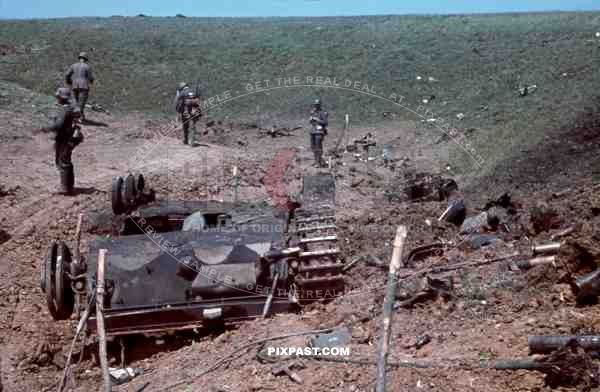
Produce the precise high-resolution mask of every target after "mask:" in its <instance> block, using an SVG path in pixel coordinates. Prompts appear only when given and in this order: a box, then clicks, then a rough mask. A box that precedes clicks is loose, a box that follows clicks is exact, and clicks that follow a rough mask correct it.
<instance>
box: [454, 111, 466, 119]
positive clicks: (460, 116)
mask: <svg viewBox="0 0 600 392" xmlns="http://www.w3.org/2000/svg"><path fill="white" fill-rule="evenodd" d="M456 118H457V119H459V120H462V119H463V118H465V114H464V113H458V114H457V115H456Z"/></svg>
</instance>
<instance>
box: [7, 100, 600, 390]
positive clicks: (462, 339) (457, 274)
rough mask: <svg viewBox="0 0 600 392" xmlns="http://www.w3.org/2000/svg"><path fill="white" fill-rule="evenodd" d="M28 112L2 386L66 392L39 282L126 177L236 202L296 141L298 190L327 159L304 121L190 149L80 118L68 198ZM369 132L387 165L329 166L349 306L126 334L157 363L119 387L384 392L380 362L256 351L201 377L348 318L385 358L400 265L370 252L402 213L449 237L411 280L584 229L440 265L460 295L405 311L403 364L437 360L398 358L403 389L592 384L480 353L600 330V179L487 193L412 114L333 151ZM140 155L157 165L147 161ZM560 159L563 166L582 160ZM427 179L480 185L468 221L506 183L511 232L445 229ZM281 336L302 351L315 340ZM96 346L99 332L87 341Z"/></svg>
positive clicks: (11, 182) (255, 194) (15, 188)
mask: <svg viewBox="0 0 600 392" xmlns="http://www.w3.org/2000/svg"><path fill="white" fill-rule="evenodd" d="M24 100H25V102H27V103H29V101H27V99H26V98H24ZM18 114H19V116H18V118H16V117H15V115H14V111H13V110H12V108H6V107H4V108H3V109H2V110H0V124H3V125H2V126H1V127H0V135H1V137H2V141H3V142H2V144H1V145H0V157H2V158H0V160H1V162H0V167H1V170H0V209H1V210H2V214H0V215H1V218H0V229H1V230H2V232H0V234H1V235H0V360H1V362H0V372H1V381H2V385H3V388H4V389H3V390H4V391H49V390H55V388H56V385H57V383H58V380H59V377H60V375H61V374H62V370H63V367H64V363H65V353H66V351H67V350H68V344H69V343H70V341H71V339H72V337H73V330H74V325H75V324H76V320H69V321H65V322H54V321H52V319H51V317H50V315H49V313H48V311H47V310H46V305H45V300H44V297H43V295H42V293H41V290H40V288H39V273H40V271H39V268H40V260H41V258H42V256H43V254H44V253H45V250H46V247H47V244H48V242H49V241H50V240H51V239H53V238H59V239H65V240H71V239H72V237H73V234H74V229H75V222H76V219H77V216H78V214H79V213H80V212H86V211H90V210H91V209H98V208H108V206H109V203H110V200H109V192H108V190H109V186H110V181H111V178H112V177H113V176H116V175H124V174H126V173H127V171H136V172H142V173H144V174H145V176H146V178H147V182H148V184H149V185H150V186H151V187H152V188H154V189H155V190H156V192H157V197H158V198H159V199H165V198H171V199H217V200H231V199H232V197H233V190H232V186H231V181H232V179H231V173H232V168H233V166H234V165H237V166H238V167H239V168H240V172H241V178H242V184H241V187H240V197H241V199H244V200H257V199H265V200H266V199H268V195H267V193H266V191H265V190H264V188H263V186H262V184H261V182H260V180H261V178H262V177H263V176H264V173H265V172H266V170H267V168H268V166H269V162H270V160H271V158H272V157H273V156H274V155H275V153H276V151H277V150H278V149H282V148H290V147H295V148H297V149H298V151H297V153H296V156H295V159H294V161H293V162H292V164H291V166H290V167H289V169H288V171H287V173H286V176H285V178H284V183H285V184H286V188H287V189H288V191H289V192H290V193H294V192H298V191H299V189H300V184H301V178H302V173H303V172H304V171H306V170H314V169H311V168H310V163H311V159H310V153H309V151H307V150H306V148H304V146H306V134H305V132H304V131H303V130H294V131H290V132H289V133H290V135H289V136H278V137H271V136H269V135H265V134H264V132H261V131H260V130H258V129H256V128H252V127H249V126H242V125H240V124H233V123H232V124H215V125H213V126H212V127H210V128H209V129H210V132H209V134H208V135H203V136H202V142H203V143H204V144H205V145H203V146H200V147H197V148H190V147H187V146H183V145H181V144H180V142H179V140H180V138H179V137H178V134H177V133H176V134H175V135H169V136H166V137H164V138H162V139H161V140H160V142H159V143H156V145H154V143H153V141H152V140H153V137H154V135H155V134H156V131H158V130H161V129H165V127H166V128H167V129H168V124H167V121H147V120H145V118H144V116H143V115H142V114H141V113H130V114H127V115H116V114H114V115H108V114H106V113H99V112H90V114H89V117H90V118H91V119H92V120H93V121H95V122H96V123H97V124H95V125H87V126H84V128H83V129H84V133H85V136H86V140H85V142H84V143H83V144H82V145H81V146H80V147H78V148H77V149H76V151H75V153H74V162H75V168H76V169H75V170H76V178H77V181H76V184H77V187H78V191H77V195H75V196H72V197H64V196H60V195H57V194H55V193H54V191H55V189H56V186H57V182H58V176H57V173H56V170H55V168H54V167H53V151H52V146H51V144H50V143H49V142H48V140H47V138H46V137H45V136H44V135H41V136H32V135H31V134H30V131H31V130H32V129H34V128H36V127H39V126H40V125H41V124H42V122H43V121H44V116H43V113H42V114H40V113H38V112H36V111H34V110H33V109H32V110H29V109H27V110H23V111H22V112H21V113H18ZM368 132H371V133H372V134H373V135H374V137H375V140H376V142H377V147H376V148H375V150H374V151H376V152H375V153H373V154H372V156H373V157H374V158H375V159H374V160H371V161H368V160H367V159H366V156H367V154H366V153H363V152H362V151H363V150H362V147H361V145H360V144H359V145H358V149H357V151H355V152H348V153H345V154H342V155H341V157H339V158H337V159H334V160H333V161H332V162H333V164H332V169H331V170H332V171H333V172H334V173H335V176H336V190H337V195H336V197H337V205H338V213H339V214H338V217H337V221H338V226H339V228H340V233H339V236H340V237H341V241H342V242H341V249H342V251H343V255H344V258H345V260H346V262H351V261H354V260H357V259H358V260H359V261H357V262H356V264H355V266H354V267H353V268H351V269H350V270H349V272H348V276H347V283H348V286H349V288H350V289H351V290H352V291H351V292H350V293H349V294H347V295H345V296H344V297H341V298H338V299H336V300H335V301H331V302H329V303H325V304H313V305H311V306H309V307H307V308H305V309H304V310H303V311H302V312H301V313H299V314H284V315H276V316H274V317H272V318H270V319H267V320H255V321H249V322H245V323H242V324H240V325H236V326H232V327H231V328H227V330H225V331H197V332H196V333H186V334H180V335H176V336H167V337H163V338H160V339H159V338H141V337H135V338H131V339H130V340H129V341H128V342H126V344H127V348H126V352H125V359H126V362H127V365H128V366H131V367H134V368H139V369H141V370H142V371H143V374H142V375H139V376H137V377H136V378H135V379H133V380H132V381H131V382H129V383H127V384H125V385H123V386H119V387H117V388H116V390H122V391H141V390H144V391H162V390H166V389H168V390H173V391H192V390H194V391H195V390H208V391H269V390H276V389H286V390H290V391H295V390H298V391H300V390H302V391H304V390H311V391H348V390H350V391H367V390H371V389H372V388H373V385H374V381H375V377H376V375H375V366H374V365H372V364H356V363H334V362H325V361H316V360H310V359H303V360H302V361H303V364H304V368H303V369H301V370H298V371H297V373H298V375H299V376H300V377H301V379H302V381H301V383H297V382H294V381H292V380H291V379H290V378H288V377H287V376H275V375H273V374H272V371H271V370H272V369H273V367H275V366H278V365H279V364H273V363H265V362H261V361H260V360H259V359H258V358H257V351H258V350H259V348H260V347H254V346H252V347H248V348H247V349H244V350H241V351H239V352H237V353H236V354H235V355H234V356H233V357H232V358H230V360H228V361H225V362H224V363H222V364H221V365H220V366H218V367H216V368H215V369H213V370H212V371H210V372H207V373H205V374H203V375H202V376H197V375H198V374H200V373H203V372H204V370H207V369H209V368H211V367H212V366H213V365H215V364H216V363H217V361H219V360H220V359H221V358H224V357H225V356H227V355H228V354H229V353H231V352H232V351H234V350H235V349H236V348H238V347H241V346H243V345H244V344H247V343H248V342H250V341H252V340H254V339H259V338H265V337H269V336H272V335H278V334H282V333H287V332H295V331H303V330H311V329H322V328H329V327H338V326H346V327H348V328H349V329H350V331H351V334H352V340H351V343H350V344H349V346H350V348H351V358H354V359H363V360H374V358H375V356H376V353H377V344H378V339H379V334H380V322H381V312H382V301H383V295H384V290H383V289H382V288H383V287H385V279H386V276H387V271H386V270H385V266H384V267H383V268H381V267H380V266H377V265H375V264H376V263H374V262H373V260H376V259H380V260H383V262H384V263H385V264H387V261H388V260H389V257H390V255H391V243H392V241H393V236H394V232H395V228H396V227H397V225H399V224H404V225H407V226H408V228H409V236H408V245H407V248H408V249H412V248H414V247H416V246H420V245H426V244H429V243H432V242H444V243H446V244H448V250H447V251H446V252H445V253H444V254H443V255H442V256H440V257H429V258H426V259H425V260H419V261H417V262H415V264H414V265H413V266H409V267H405V268H403V270H402V271H401V275H402V276H405V275H409V274H410V273H411V272H415V271H418V270H420V269H422V268H425V267H431V266H448V265H452V264H455V263H462V262H466V261H485V260H491V259H494V258H497V257H501V256H505V255H508V254H512V253H514V252H520V253H522V254H524V255H529V254H530V246H531V245H532V244H534V243H540V242H544V241H549V240H550V238H551V236H552V235H553V234H555V233H557V232H559V231H561V230H562V229H564V228H566V227H568V226H570V225H574V226H575V230H574V232H573V233H571V234H569V235H567V236H565V237H564V238H561V241H563V242H564V246H563V247H562V248H561V251H560V253H559V255H558V257H557V261H556V263H555V264H553V265H547V266H538V267H535V268H533V269H530V270H528V271H520V270H515V269H514V268H511V265H510V264H507V263H506V262H497V263H489V264H486V265H484V266H482V267H479V268H463V269H459V270H454V271H447V272H443V273H438V274H436V275H435V277H436V278H438V279H443V280H445V281H446V282H449V283H448V284H449V287H450V289H449V290H448V295H445V296H442V297H437V298H430V299H427V300H424V301H420V302H417V303H416V304H415V305H414V306H412V307H401V308H399V309H397V310H396V311H395V314H394V324H393V336H392V352H391V360H393V361H400V360H407V361H414V360H418V361H422V362H427V363H428V364H429V365H431V366H430V367H428V368H406V367H394V368H390V370H389V385H390V386H393V388H390V389H393V390H423V391H546V390H552V389H554V388H558V389H564V390H585V389H590V388H593V387H590V385H593V383H592V382H590V379H589V377H588V379H581V380H576V381H574V382H573V383H567V382H566V384H565V385H550V384H549V383H548V380H547V379H546V376H545V375H544V374H543V373H541V372H535V371H525V370H518V371H500V370H492V369H484V368H480V364H481V363H482V361H488V360H497V359H517V358H525V357H527V356H528V346H527V336H528V335H532V334H574V333H597V332H598V330H597V328H598V325H599V324H598V319H597V311H598V305H587V306H578V305H576V302H575V297H574V295H573V294H572V291H571V288H570V286H569V278H570V277H572V276H579V275H581V274H582V273H584V272H587V271H589V270H590V269H591V268H592V267H591V266H590V264H591V265H593V263H589V262H590V261H594V260H595V261H598V255H599V252H598V247H599V245H600V234H599V233H598V227H599V223H600V217H599V214H600V198H599V197H598V189H600V188H598V186H597V185H595V184H593V183H592V181H591V179H590V178H589V177H588V176H587V175H586V174H585V173H573V175H572V176H571V177H570V180H569V182H568V184H562V183H561V185H560V187H555V186H554V185H553V183H552V182H546V181H544V178H540V179H539V183H537V184H535V183H528V184H527V185H526V186H521V187H518V188H516V187H514V186H513V185H512V184H509V183H508V182H506V183H494V184H493V186H490V182H492V180H486V181H487V183H485V184H481V187H480V188H478V187H477V181H478V180H477V176H476V170H477V169H476V168H474V170H473V173H462V174H461V175H455V174H454V173H453V172H452V167H451V165H450V162H449V159H448V157H447V156H444V154H443V147H438V144H435V141H436V140H437V139H438V138H439V135H431V134H428V133H427V132H432V131H428V130H420V131H416V130H415V129H414V128H412V125H411V124H403V123H398V124H394V126H393V127H392V126H390V125H387V126H386V127H381V128H377V127H372V128H368V129H367V128H351V131H350V133H349V134H348V135H346V136H345V137H342V135H341V130H340V129H332V130H331V134H330V135H329V137H328V140H327V144H328V147H331V146H333V145H334V144H335V141H336V140H338V137H340V138H341V139H340V140H341V141H342V142H341V144H342V145H346V144H348V143H349V142H350V141H352V139H354V138H361V137H362V136H364V135H366V134H367V133H368ZM392 140H395V143H394V146H395V147H394V149H393V154H392V155H393V158H394V159H396V162H395V165H396V167H395V170H393V171H392V170H390V168H389V167H386V166H385V165H384V164H383V161H382V157H381V151H380V149H381V146H382V145H383V143H385V142H389V141H392ZM418 146H426V147H428V148H427V149H426V150H427V151H430V155H429V156H426V157H425V159H421V160H418V159H415V156H414V149H415V148H417V147H418ZM355 154H359V156H357V155H355ZM440 154H441V155H440ZM140 156H142V157H143V158H141V159H134V158H133V157H140ZM406 158H408V159H406ZM564 159H565V162H567V161H568V160H569V157H568V156H565V157H564ZM517 169H518V168H515V170H517ZM419 172H426V173H440V172H441V173H442V174H443V175H444V176H447V177H454V178H455V179H456V181H457V183H458V186H459V191H461V192H462V190H463V189H464V186H463V185H464V184H467V183H468V184H469V189H475V190H473V191H464V192H462V197H464V200H465V201H466V203H467V207H468V214H469V216H473V215H476V214H478V213H479V212H481V211H483V210H484V206H485V204H486V203H487V202H488V201H490V200H496V199H497V198H498V197H499V196H500V195H501V194H502V193H504V192H510V193H511V196H512V201H513V205H512V207H511V208H509V209H505V208H502V207H498V208H497V214H498V216H499V217H500V219H501V223H503V224H505V225H501V228H500V229H498V230H493V229H491V228H489V229H486V228H484V227H481V228H480V230H485V231H488V232H489V234H492V235H494V236H496V237H497V238H498V241H497V242H495V243H494V244H492V245H489V246H486V247H482V248H480V249H476V250H474V249H472V248H471V247H470V246H469V239H465V238H463V237H461V236H459V235H458V232H459V229H458V228H457V227H456V226H454V225H452V224H449V223H446V222H438V220H437V218H438V216H439V215H440V214H441V213H442V212H443V211H444V210H445V208H446V206H447V202H446V201H436V200H420V201H414V200H413V201H410V200H406V199H405V198H403V197H402V192H401V191H400V190H401V189H403V187H404V186H405V185H406V184H407V181H408V180H409V179H410V178H411V176H414V175H415V174H416V173H419ZM515 177H518V176H517V175H515ZM513 181H514V178H513ZM477 189H484V191H477ZM490 189H493V191H490ZM92 239H93V236H92V235H90V234H85V235H84V238H83V242H84V246H86V244H87V243H88V242H89V241H90V240H92ZM423 277H424V275H421V276H419V277H413V278H409V279H406V280H404V281H403V282H402V284H401V287H400V288H399V290H398V294H397V295H398V300H399V301H400V300H404V299H406V298H408V297H410V296H411V295H412V294H414V293H415V292H418V291H419V290H420V289H421V288H422V286H423V284H424V283H423V279H422V278H423ZM431 277H433V275H431ZM425 335H428V336H429V337H430V339H431V340H430V342H429V343H428V344H425V345H424V346H422V347H419V348H417V346H416V345H415V341H416V339H417V338H418V337H423V336H425ZM281 344H282V345H303V344H304V338H303V337H301V338H294V339H291V340H288V341H281ZM95 349H96V348H95V346H94V344H93V342H91V343H90V344H89V350H88V352H93V351H94V350H95ZM109 349H110V352H111V361H112V362H113V363H115V364H118V362H119V349H118V345H116V344H111V345H110V347H109ZM100 383H101V376H100V370H99V367H98V365H97V363H96V360H95V358H94V357H93V356H89V355H88V356H84V357H83V359H82V362H81V363H80V364H78V365H77V366H76V368H75V369H74V377H73V381H72V383H71V384H70V385H71V388H72V389H73V390H76V391H86V390H94V389H98V388H99V386H100ZM171 385H173V387H172V388H171V387H170V386H171Z"/></svg>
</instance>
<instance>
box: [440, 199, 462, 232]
mask: <svg viewBox="0 0 600 392" xmlns="http://www.w3.org/2000/svg"><path fill="white" fill-rule="evenodd" d="M466 217H467V207H466V206H465V202H464V201H463V200H452V201H450V203H448V208H446V210H445V211H444V212H443V213H442V215H440V217H439V218H438V221H439V222H441V221H443V220H444V221H446V222H450V223H452V224H453V225H456V226H460V225H462V223H463V222H464V221H465V219H466Z"/></svg>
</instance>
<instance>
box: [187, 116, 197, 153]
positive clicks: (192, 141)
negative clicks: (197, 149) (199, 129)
mask: <svg viewBox="0 0 600 392" xmlns="http://www.w3.org/2000/svg"><path fill="white" fill-rule="evenodd" d="M190 121H191V124H190V129H189V131H188V144H189V145H190V146H192V147H194V146H196V121H194V120H190Z"/></svg>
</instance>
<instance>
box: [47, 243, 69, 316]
mask: <svg viewBox="0 0 600 392" xmlns="http://www.w3.org/2000/svg"><path fill="white" fill-rule="evenodd" d="M53 242H54V246H52V245H51V249H52V248H54V249H56V252H54V251H52V252H49V254H50V257H47V258H46V260H45V261H46V262H45V267H44V274H45V276H44V282H45V283H44V286H45V289H46V290H45V292H46V305H47V306H48V311H49V312H50V315H51V316H52V318H53V319H55V320H66V319H68V318H69V317H70V316H71V314H72V313H73V307H74V304H75V295H74V293H73V291H71V285H70V281H69V278H68V276H67V274H66V271H67V270H68V268H69V265H68V264H69V262H70V261H71V253H70V252H69V248H68V247H67V245H66V244H65V243H64V242H62V241H53Z"/></svg>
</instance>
